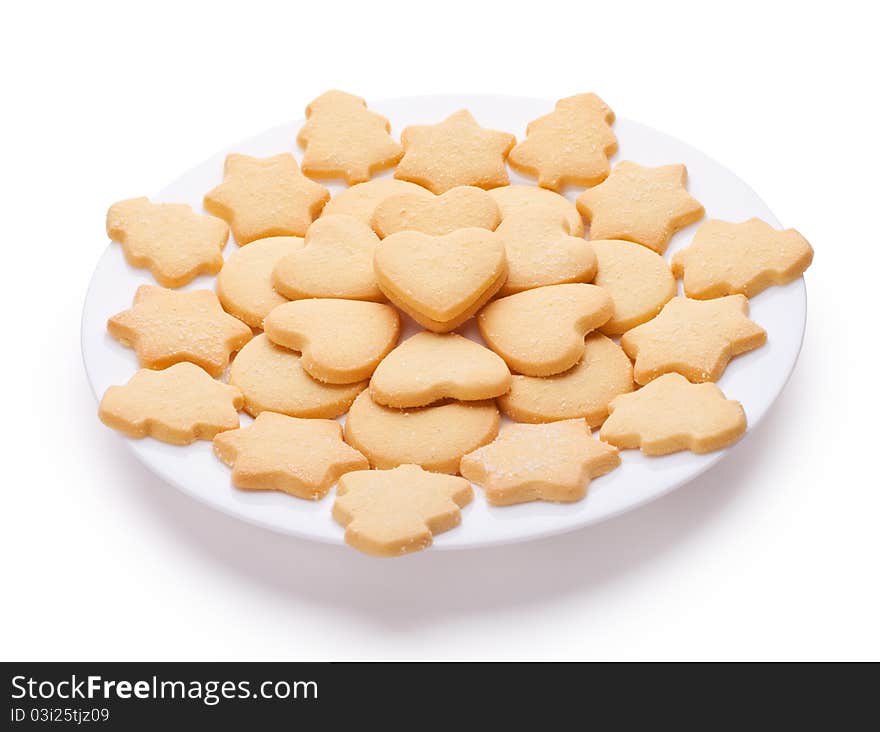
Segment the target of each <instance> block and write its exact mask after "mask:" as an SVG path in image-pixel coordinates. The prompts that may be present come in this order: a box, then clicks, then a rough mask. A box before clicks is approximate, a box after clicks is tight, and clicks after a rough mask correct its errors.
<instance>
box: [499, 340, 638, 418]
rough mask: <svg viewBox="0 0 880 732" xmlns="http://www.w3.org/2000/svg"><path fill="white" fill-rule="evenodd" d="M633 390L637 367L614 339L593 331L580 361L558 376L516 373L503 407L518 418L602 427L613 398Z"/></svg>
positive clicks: (503, 401)
mask: <svg viewBox="0 0 880 732" xmlns="http://www.w3.org/2000/svg"><path fill="white" fill-rule="evenodd" d="M632 390H633V368H632V363H630V360H629V358H627V356H626V354H625V353H624V352H623V350H622V349H621V348H620V346H618V345H617V344H616V343H615V342H614V341H612V340H610V339H609V338H606V337H605V336H603V335H602V334H601V333H590V334H589V335H588V336H587V337H586V339H585V341H584V355H583V357H582V358H581V360H580V361H579V362H578V363H577V365H575V366H572V367H571V368H570V369H569V370H568V371H563V372H562V373H561V374H556V375H555V376H545V377H536V376H519V375H517V376H514V377H513V381H512V383H511V385H510V391H509V392H507V394H504V395H503V396H501V397H498V407H499V408H500V409H501V411H502V412H504V414H506V415H507V416H508V417H510V418H511V419H513V420H515V421H517V422H555V421H556V420H560V419H575V418H581V419H586V420H587V424H589V425H590V427H598V426H599V425H601V424H602V422H604V421H605V418H606V417H607V416H608V404H609V403H610V402H611V400H612V399H614V397H616V396H619V395H620V394H626V393H627V392H630V391H632Z"/></svg>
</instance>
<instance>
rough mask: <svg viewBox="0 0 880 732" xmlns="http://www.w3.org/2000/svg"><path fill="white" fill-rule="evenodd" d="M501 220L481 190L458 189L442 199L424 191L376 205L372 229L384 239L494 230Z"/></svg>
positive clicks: (495, 208) (449, 192)
mask: <svg viewBox="0 0 880 732" xmlns="http://www.w3.org/2000/svg"><path fill="white" fill-rule="evenodd" d="M500 221H501V213H500V212H499V210H498V204H496V203H495V201H494V200H493V198H492V196H490V195H489V194H488V193H486V191H484V190H483V189H482V188H476V187H474V186H458V187H456V188H450V189H449V190H448V191H446V193H444V194H443V195H441V196H435V195H434V194H432V193H431V192H430V191H424V190H422V191H418V192H413V193H401V194H398V195H396V196H389V197H388V198H386V199H385V200H384V201H382V203H380V204H379V205H378V206H376V211H375V213H374V214H373V229H374V230H375V231H376V233H377V234H378V235H379V236H381V237H383V238H384V237H386V236H388V235H389V234H394V233H396V232H398V231H407V230H409V231H421V232H422V233H423V234H431V235H432V236H442V235H443V234H449V233H450V232H453V231H455V230H456V229H467V228H470V227H475V228H478V229H489V230H490V231H493V230H494V229H495V227H496V226H498V223H499V222H500Z"/></svg>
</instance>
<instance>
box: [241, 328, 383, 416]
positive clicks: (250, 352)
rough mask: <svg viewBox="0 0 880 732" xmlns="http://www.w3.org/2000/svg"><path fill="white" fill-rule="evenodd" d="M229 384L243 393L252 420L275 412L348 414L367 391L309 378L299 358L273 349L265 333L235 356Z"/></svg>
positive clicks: (361, 385) (362, 385)
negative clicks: (354, 403)
mask: <svg viewBox="0 0 880 732" xmlns="http://www.w3.org/2000/svg"><path fill="white" fill-rule="evenodd" d="M229 383H230V384H233V385H235V386H237V387H238V388H239V389H241V392H242V394H244V410H245V411H246V412H247V413H248V414H250V415H252V416H254V417H256V416H257V415H259V414H260V413H261V412H278V413H280V414H287V415H289V416H291V417H304V418H316V417H317V418H322V419H333V418H334V417H338V416H340V415H342V414H345V413H346V412H347V411H348V408H349V407H350V406H351V403H352V402H353V401H354V399H355V397H356V396H357V395H358V394H360V393H361V392H362V391H363V390H364V389H366V388H367V382H366V381H361V382H360V383H357V384H324V383H322V382H320V381H318V380H316V379H313V378H312V377H311V376H309V375H308V374H307V373H306V372H305V370H303V367H302V358H301V357H300V355H299V354H298V353H294V352H293V351H290V350H288V349H286V348H282V347H281V346H276V345H275V344H274V343H272V341H270V340H269V338H268V337H267V336H266V334H265V333H261V334H260V335H258V336H256V337H255V338H254V339H253V340H252V341H251V342H250V343H248V344H247V345H246V346H245V347H244V348H242V349H241V352H240V353H239V354H238V355H237V356H236V357H235V360H234V361H233V362H232V366H231V367H230V368H229Z"/></svg>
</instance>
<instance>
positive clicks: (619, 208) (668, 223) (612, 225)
mask: <svg viewBox="0 0 880 732" xmlns="http://www.w3.org/2000/svg"><path fill="white" fill-rule="evenodd" d="M686 181H687V168H685V167H684V165H661V166H660V167H657V168H647V167H644V166H642V165H639V164H638V163H633V162H631V161H629V160H624V161H623V162H622V163H618V164H617V165H616V166H615V167H614V170H613V171H612V172H611V175H610V176H608V178H607V179H606V180H605V181H603V182H602V183H600V184H599V185H597V186H596V187H595V188H588V189H587V190H586V191H584V192H583V193H581V195H580V196H578V199H577V207H578V211H580V212H581V215H582V216H583V217H584V218H585V219H586V220H587V221H588V222H589V224H590V239H625V240H627V241H634V242H636V243H637V244H641V245H643V246H646V247H648V248H649V249H653V250H654V251H655V252H659V253H660V254H662V253H663V252H664V251H665V250H666V246H667V245H668V244H669V240H670V239H671V238H672V235H673V234H674V233H675V232H676V231H678V230H679V229H683V228H684V227H685V226H688V225H689V224H692V223H694V222H695V221H699V220H700V219H701V218H703V213H704V210H703V205H702V204H701V203H700V202H699V201H698V200H697V199H695V198H693V197H692V196H691V195H690V194H689V193H688V192H687V189H686V188H685V182H686Z"/></svg>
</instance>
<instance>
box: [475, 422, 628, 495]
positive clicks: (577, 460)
mask: <svg viewBox="0 0 880 732" xmlns="http://www.w3.org/2000/svg"><path fill="white" fill-rule="evenodd" d="M618 465H620V456H619V455H618V454H617V449H616V448H614V447H611V446H610V445H607V444H605V443H604V442H600V441H599V440H595V439H593V438H592V437H590V428H589V427H587V423H586V422H584V420H582V419H568V420H565V421H562V422H550V423H548V424H510V425H505V426H504V427H503V428H502V429H501V433H500V434H499V435H498V437H497V438H496V439H495V440H494V442H490V443H489V444H488V445H485V446H484V447H481V448H479V449H477V450H474V451H473V452H471V453H469V454H467V455H465V456H464V457H463V458H462V459H461V474H462V475H463V476H464V477H465V478H467V479H468V480H471V481H473V482H474V483H476V484H477V485H479V486H481V487H482V488H483V490H484V491H485V493H486V500H487V501H488V502H489V503H491V504H492V505H494V506H511V505H513V504H515V503H526V502H528V501H556V502H566V503H569V502H572V501H579V500H581V499H582V498H583V497H584V496H585V495H586V494H587V486H588V485H589V484H590V480H592V479H593V478H597V477H599V476H600V475H604V474H605V473H608V472H610V471H612V470H614V468H616V467H617V466H618Z"/></svg>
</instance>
